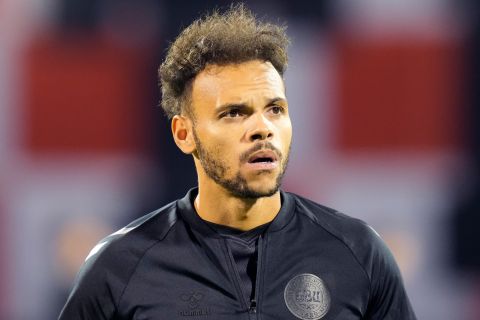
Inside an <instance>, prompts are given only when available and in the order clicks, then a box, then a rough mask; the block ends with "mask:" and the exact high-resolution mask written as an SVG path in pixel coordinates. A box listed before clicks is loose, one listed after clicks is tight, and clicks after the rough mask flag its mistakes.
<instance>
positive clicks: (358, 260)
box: [297, 204, 372, 301]
mask: <svg viewBox="0 0 480 320" xmlns="http://www.w3.org/2000/svg"><path fill="white" fill-rule="evenodd" d="M297 210H298V211H299V212H303V211H302V210H300V208H298V204H297ZM306 216H307V217H308V218H309V219H311V220H312V222H314V223H315V224H316V225H317V226H319V227H320V228H322V229H324V230H325V231H326V232H328V233H329V234H330V235H331V236H332V237H334V238H336V239H337V240H338V241H340V242H341V243H342V244H343V245H344V246H345V247H346V248H347V249H348V251H350V253H351V255H352V256H353V258H354V259H355V261H356V262H357V263H358V265H359V266H360V269H361V270H362V271H363V273H364V274H365V277H366V278H367V280H368V287H369V288H368V301H370V299H371V295H372V278H371V277H370V275H369V274H368V272H367V270H366V269H365V266H364V265H363V264H362V263H361V262H360V259H359V258H358V256H357V254H356V253H355V251H354V250H353V249H352V248H351V247H350V246H349V245H348V244H347V243H346V242H345V240H344V239H342V238H341V237H339V236H338V235H336V234H335V233H334V232H332V231H330V230H329V228H331V229H333V227H332V226H331V225H330V224H329V223H328V222H326V221H323V222H324V223H325V224H327V225H328V226H329V228H325V227H324V226H323V225H322V224H321V223H319V222H318V221H316V220H315V219H312V218H311V217H309V216H308V215H306Z"/></svg>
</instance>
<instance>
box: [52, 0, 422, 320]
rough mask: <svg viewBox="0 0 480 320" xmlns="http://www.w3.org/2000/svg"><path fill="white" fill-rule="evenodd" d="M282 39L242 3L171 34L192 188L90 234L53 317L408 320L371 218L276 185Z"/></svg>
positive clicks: (171, 106) (172, 111)
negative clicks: (100, 235)
mask: <svg viewBox="0 0 480 320" xmlns="http://www.w3.org/2000/svg"><path fill="white" fill-rule="evenodd" d="M287 44H288V39H287V37H286V35H285V32H284V29H283V28H281V27H279V26H276V25H272V24H268V23H261V22H259V21H257V20H256V19H255V17H254V16H253V15H252V14H251V13H250V12H249V11H248V10H246V9H245V8H244V7H243V6H236V7H232V8H231V9H230V10H228V11H227V12H225V13H223V14H219V13H213V14H211V15H209V16H207V17H204V18H202V19H200V20H197V21H195V22H194V23H193V24H192V25H190V26H189V27H188V28H186V29H185V30H184V31H183V32H182V33H181V34H180V35H179V37H178V38H177V39H176V40H175V42H174V43H173V44H172V46H171V47H170V49H169V51H168V54H167V57H166V59H165V61H164V62H163V64H162V65H161V67H160V79H161V85H162V106H163V108H164V109H165V111H166V113H167V115H168V116H169V117H170V118H171V119H172V125H171V126H172V133H173V138H174V140H175V142H176V144H177V146H178V147H179V148H180V149H181V150H182V151H183V152H184V153H186V154H191V155H192V156H193V160H194V163H195V167H196V170H197V174H198V188H195V189H192V190H190V191H189V192H188V193H187V195H186V196H185V197H184V198H183V199H180V200H178V201H175V202H173V203H170V204H168V205H167V206H165V207H163V208H161V209H159V210H157V211H155V212H152V213H150V214H148V215H146V216H144V217H142V218H140V219H138V220H136V221H134V222H132V223H131V224H130V225H128V226H127V227H125V228H124V229H121V230H120V231H118V232H116V233H114V234H112V235H110V236H108V237H107V238H105V239H104V240H103V241H101V242H100V243H99V244H98V245H97V246H96V247H95V248H94V249H93V250H92V252H91V253H90V255H89V257H87V259H86V262H85V264H84V266H83V267H82V269H81V271H80V273H79V275H78V278H77V280H76V283H75V286H74V288H73V290H72V293H71V295H70V297H69V298H68V301H67V303H66V305H65V307H64V309H63V311H62V313H61V315H60V319H62V320H67V319H69V320H70V319H83V320H86V319H158V320H159V319H169V320H172V319H271V320H273V319H275V320H279V319H280V320H281V319H304V320H307V319H339V320H340V319H341V320H349V319H379V320H380V319H382V320H385V319H395V320H400V319H401V320H405V319H415V315H414V313H413V311H412V308H411V306H410V303H409V301H408V298H407V295H406V293H405V290H404V287H403V284H402V280H401V276H400V273H399V270H398V268H397V266H396V264H395V261H394V259H393V257H392V255H391V254H390V252H389V250H388V249H387V248H386V246H385V245H384V243H383V242H382V240H381V239H380V238H379V237H378V235H377V234H376V233H375V232H374V231H373V230H372V229H371V228H370V227H368V226H367V225H366V224H365V223H363V222H361V221H359V220H356V219H353V218H350V217H347V216H345V215H343V214H341V213H338V212H336V211H335V210H332V209H329V208H327V207H324V206H321V205H319V204H316V203H314V202H312V201H310V200H307V199H304V198H302V197H300V196H297V195H294V194H291V193H287V192H283V191H280V190H279V186H280V182H281V179H282V176H283V174H284V172H285V168H286V166H287V162H288V155H289V151H290V144H291V139H292V127H291V123H290V118H289V113H288V110H289V106H288V102H287V98H286V95H285V86H284V81H283V74H284V71H285V68H286V64H287V54H286V47H287ZM293 107H297V108H298V107H301V106H293Z"/></svg>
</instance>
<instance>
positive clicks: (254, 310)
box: [248, 235, 264, 320]
mask: <svg viewBox="0 0 480 320" xmlns="http://www.w3.org/2000/svg"><path fill="white" fill-rule="evenodd" d="M263 241H264V240H263V235H260V236H259V237H258V245H257V247H258V252H257V275H256V277H255V294H254V296H253V300H251V301H250V308H249V309H248V312H249V314H250V318H251V319H252V318H253V319H257V320H258V319H260V317H259V315H258V314H257V306H258V290H259V288H260V281H261V280H260V277H261V275H262V260H263V259H262V255H263Z"/></svg>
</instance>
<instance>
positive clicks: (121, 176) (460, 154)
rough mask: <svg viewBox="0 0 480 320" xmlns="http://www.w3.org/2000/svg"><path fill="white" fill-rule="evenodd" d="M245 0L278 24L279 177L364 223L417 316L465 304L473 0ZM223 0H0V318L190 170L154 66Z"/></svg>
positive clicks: (479, 147) (478, 263) (476, 49)
mask: <svg viewBox="0 0 480 320" xmlns="http://www.w3.org/2000/svg"><path fill="white" fill-rule="evenodd" d="M244 3H246V4H247V6H248V7H249V8H251V9H252V10H253V11H254V12H255V13H256V14H257V16H259V17H263V18H264V19H267V20H271V21H274V22H280V23H285V24H287V25H288V33H289V35H290V36H291V38H292V46H291V48H290V64H289V69H288V71H287V74H286V84H287V88H288V98H289V104H290V106H291V109H292V111H291V117H292V122H293V126H294V148H293V150H292V157H291V162H290V165H289V170H288V173H287V176H286V179H285V181H284V185H283V187H284V188H285V189H286V190H288V191H292V192H296V193H299V194H302V195H305V196H307V197H310V198H312V199H314V200H316V201H318V202H320V203H324V204H326V205H328V206H331V207H334V208H337V209H339V210H342V211H344V212H346V213H347V214H349V215H352V216H356V217H358V218H361V219H364V220H366V221H367V222H369V223H370V224H371V225H372V226H373V227H374V228H375V229H376V230H377V231H379V233H380V234H381V235H382V237H383V238H384V239H385V240H386V242H387V243H388V244H389V246H390V248H391V249H392V251H393V253H394V255H395V257H396V259H397V261H398V263H399V265H400V268H401V270H402V273H403V275H404V278H405V283H406V286H407V289H408V291H409V295H410V297H411V300H412V304H413V306H414V308H415V310H416V313H417V316H418V318H419V319H437V320H441V319H452V318H453V319H465V320H473V319H479V318H480V309H479V307H478V299H479V298H480V280H479V279H480V277H479V275H480V237H479V233H478V232H477V229H478V227H479V226H480V223H479V222H480V215H479V211H480V89H479V84H480V62H479V61H478V57H479V56H480V4H479V3H478V2H476V1H473V0H471V1H463V2H456V1H452V0H450V1H447V0H429V1H424V2H421V3H419V2H417V1H413V0H408V1H407V0H403V1H402V0H389V1H383V2H382V1H380V2H379V1H362V2H359V1H354V0H342V1H330V0H323V1H315V2H312V1H304V0H302V1H244ZM229 5H230V2H227V1H211V0H209V1H193V0H192V1H182V2H178V1H173V0H170V1H167V0H162V1H158V0H136V1H133V0H55V1H54V0H50V1H47V0H39V1H31V0H22V1H16V0H6V1H3V2H0V70H2V72H0V137H1V138H0V154H1V157H0V238H1V241H0V253H1V254H2V256H3V257H8V258H5V259H2V260H1V262H0V297H1V301H0V302H1V303H0V319H10V320H24V319H25V320H26V319H33V318H35V319H38V320H43V319H45V320H46V319H55V318H56V316H57V315H58V313H59V311H60V309H61V307H62V305H63V303H64V302H65V299H66V297H67V294H68V292H69V290H70V288H71V284H72V281H73V278H74V276H75V273H76V272H77V270H78V268H79V267H80V265H81V263H82V261H83V259H84V258H85V257H86V256H87V254H88V252H89V250H90V249H91V248H92V247H93V245H94V244H95V243H96V242H98V241H99V240H100V239H101V238H103V237H105V236H106V235H107V234H109V233H111V232H114V231H115V230H116V229H119V228H121V227H122V226H123V225H125V224H126V223H128V222H129V221H131V220H133V219H135V218H137V217H139V216H141V215H144V214H146V213H148V212H150V211H153V210H155V209H157V208H159V207H162V206H163V205H165V204H167V203H168V202H170V201H173V200H175V199H177V198H179V197H182V196H183V195H184V194H185V193H186V191H187V190H188V189H189V188H191V187H193V186H195V185H196V175H195V170H194V166H193V161H192V160H191V159H190V157H188V156H185V155H184V154H182V153H181V152H180V150H179V149H178V148H177V147H176V146H175V144H174V142H173V139H172V138H171V133H170V123H169V121H168V119H167V118H166V117H165V116H164V114H163V111H162V110H161V108H160V107H159V101H160V94H159V88H158V77H157V69H158V66H159V65H160V63H161V61H162V59H163V58H164V55H165V52H166V49H167V48H168V45H169V44H170V43H171V42H172V41H173V40H174V39H175V37H176V36H177V35H178V33H179V32H180V31H181V30H182V28H184V27H186V26H188V25H189V24H190V23H191V22H192V21H193V20H194V19H196V18H198V17H199V15H201V14H204V13H206V12H209V11H211V10H212V9H214V8H220V9H221V8H226V7H228V6H229Z"/></svg>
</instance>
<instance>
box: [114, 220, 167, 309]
mask: <svg viewBox="0 0 480 320" xmlns="http://www.w3.org/2000/svg"><path fill="white" fill-rule="evenodd" d="M173 225H174V224H172V225H171V226H170V228H169V230H168V231H167V232H166V233H165V235H164V236H163V237H162V238H161V239H158V240H156V241H154V243H152V244H151V245H150V246H148V247H147V248H146V249H145V251H144V252H143V253H142V255H141V257H139V258H138V261H137V262H136V264H135V267H134V268H133V270H132V272H131V273H130V275H129V277H128V279H127V281H126V282H125V286H124V287H123V290H122V292H121V293H120V295H119V297H118V301H117V302H116V303H115V310H116V313H117V314H118V310H119V307H120V302H121V301H122V299H123V296H124V294H125V291H127V288H128V286H129V284H130V281H131V280H132V278H133V276H134V274H135V272H136V271H137V268H138V266H139V265H140V263H141V262H142V260H143V259H144V257H145V256H146V255H147V253H148V252H149V251H150V250H151V249H152V248H153V247H155V246H156V245H157V244H158V243H159V242H160V241H162V239H164V238H165V237H166V236H167V235H168V233H169V232H170V230H171V229H172V228H173Z"/></svg>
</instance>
